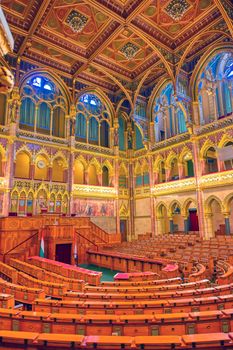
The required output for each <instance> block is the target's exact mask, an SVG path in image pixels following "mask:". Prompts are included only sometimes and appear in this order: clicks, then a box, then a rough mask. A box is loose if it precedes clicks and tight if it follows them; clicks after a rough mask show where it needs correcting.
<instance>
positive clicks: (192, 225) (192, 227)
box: [188, 209, 199, 231]
mask: <svg viewBox="0 0 233 350" xmlns="http://www.w3.org/2000/svg"><path fill="white" fill-rule="evenodd" d="M188 220H189V231H199V224H198V216H197V210H196V209H189V218H188Z"/></svg>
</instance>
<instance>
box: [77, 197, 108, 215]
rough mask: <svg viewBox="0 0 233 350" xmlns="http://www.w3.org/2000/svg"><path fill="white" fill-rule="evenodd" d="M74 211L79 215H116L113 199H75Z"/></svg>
mask: <svg viewBox="0 0 233 350" xmlns="http://www.w3.org/2000/svg"><path fill="white" fill-rule="evenodd" d="M73 213H74V214H76V215H77V216H115V210H114V201H113V200H96V199H78V198H77V199H74V202H73Z"/></svg>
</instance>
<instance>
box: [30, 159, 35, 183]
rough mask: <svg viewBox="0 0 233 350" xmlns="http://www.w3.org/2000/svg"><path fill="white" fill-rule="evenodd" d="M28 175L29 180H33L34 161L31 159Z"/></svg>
mask: <svg viewBox="0 0 233 350" xmlns="http://www.w3.org/2000/svg"><path fill="white" fill-rule="evenodd" d="M29 176H30V179H31V180H34V177H35V163H34V161H32V162H31V164H30V170H29Z"/></svg>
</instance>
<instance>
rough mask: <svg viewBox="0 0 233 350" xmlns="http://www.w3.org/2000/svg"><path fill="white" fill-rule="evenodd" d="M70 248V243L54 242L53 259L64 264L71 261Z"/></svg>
mask: <svg viewBox="0 0 233 350" xmlns="http://www.w3.org/2000/svg"><path fill="white" fill-rule="evenodd" d="M71 248H72V244H71V243H68V244H56V255H55V260H57V261H60V262H63V263H65V264H70V263H71Z"/></svg>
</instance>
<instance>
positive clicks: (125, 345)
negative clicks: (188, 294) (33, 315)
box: [0, 331, 233, 350]
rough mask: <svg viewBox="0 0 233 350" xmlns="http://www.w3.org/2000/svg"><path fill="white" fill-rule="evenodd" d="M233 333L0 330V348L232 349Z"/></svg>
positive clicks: (13, 349) (113, 349) (63, 349)
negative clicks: (132, 334) (85, 333)
mask: <svg viewBox="0 0 233 350" xmlns="http://www.w3.org/2000/svg"><path fill="white" fill-rule="evenodd" d="M232 339H233V334H232V333H228V334H226V333H216V334H214V335H213V334H208V333H206V334H193V335H183V336H176V335H169V336H157V337H153V336H135V337H129V336H99V335H98V336H83V335H70V334H48V333H38V332H17V331H8V332H4V331H0V342H1V343H0V344H1V348H2V349H5V348H7V349H8V350H15V347H14V346H15V345H14V344H15V343H16V344H18V346H21V348H22V347H23V348H25V346H26V348H27V349H28V350H35V349H42V348H43V346H44V347H46V349H62V350H68V349H80V348H85V349H87V350H90V349H100V350H115V349H126V350H129V349H132V348H134V349H145V350H155V349H157V350H158V349H159V350H167V349H183V350H190V349H194V348H195V349H196V348H197V349H201V350H206V349H211V350H216V349H232V348H233V343H232Z"/></svg>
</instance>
